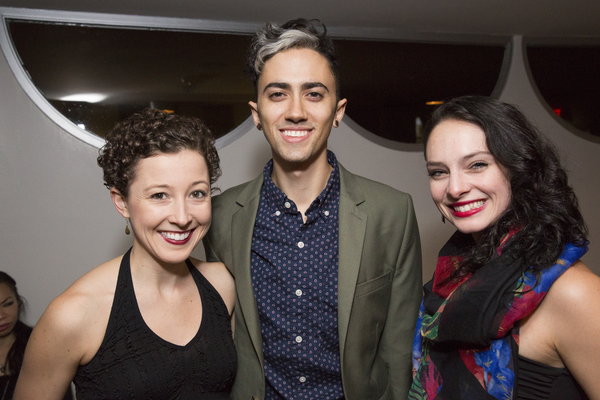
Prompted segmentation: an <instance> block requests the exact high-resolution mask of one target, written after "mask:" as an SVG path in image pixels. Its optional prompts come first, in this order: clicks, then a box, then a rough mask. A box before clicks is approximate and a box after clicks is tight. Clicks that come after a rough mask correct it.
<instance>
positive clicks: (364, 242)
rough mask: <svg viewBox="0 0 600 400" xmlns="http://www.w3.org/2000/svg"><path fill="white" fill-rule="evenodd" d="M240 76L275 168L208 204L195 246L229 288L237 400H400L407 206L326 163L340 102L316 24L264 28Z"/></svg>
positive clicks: (408, 317) (410, 217) (407, 335)
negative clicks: (246, 78)
mask: <svg viewBox="0 0 600 400" xmlns="http://www.w3.org/2000/svg"><path fill="white" fill-rule="evenodd" d="M248 71H249V72H250V76H251V77H252V80H253V81H254V85H255V89H256V97H257V98H256V101H251V102H250V108H251V111H252V117H253V119H254V123H255V125H256V127H257V128H258V129H259V130H262V131H263V133H264V135H265V138H266V139H267V141H268V142H269V145H270V146H271V152H272V155H273V159H272V160H271V161H269V162H268V163H267V165H266V166H265V168H264V171H263V172H262V173H261V174H260V175H259V176H258V177H257V178H256V179H254V180H253V181H250V182H247V183H245V184H242V185H240V186H237V187H235V188H232V189H229V190H227V191H225V192H224V193H223V194H221V195H219V196H216V197H215V199H214V203H213V207H214V208H213V217H214V220H213V225H212V227H211V229H210V231H209V233H208V235H207V236H206V238H205V240H204V245H205V249H206V253H207V259H208V260H209V261H221V262H224V263H225V265H227V266H228V267H229V268H230V269H231V271H232V273H233V274H234V276H235V279H236V288H237V298H238V304H239V308H238V310H237V312H236V323H235V326H236V345H237V349H238V354H239V356H238V360H239V369H238V376H237V379H236V383H235V385H234V389H233V392H232V395H233V398H234V399H251V398H256V399H262V398H266V399H282V398H283V399H311V400H312V399H342V398H344V397H345V398H346V399H361V400H364V399H406V395H407V392H408V388H409V385H410V373H411V363H410V352H411V343H412V336H413V331H414V326H415V322H416V316H417V311H418V309H419V302H420V299H421V294H422V292H421V281H422V279H421V274H422V272H421V247H420V240H419V231H418V228H417V221H416V218H415V212H414V209H413V204H412V200H411V198H410V196H409V195H408V194H406V193H402V192H400V191H398V190H395V189H393V188H391V187H389V186H386V185H383V184H381V183H377V182H373V181H371V180H368V179H365V178H362V177H360V176H357V175H354V174H352V173H350V172H348V171H347V170H346V169H345V168H344V167H342V165H341V164H340V163H339V162H338V161H337V159H336V157H335V155H334V154H333V152H331V151H329V150H328V149H327V140H328V138H329V134H330V132H331V129H332V128H333V127H336V128H337V127H338V126H339V125H340V122H341V120H342V117H343V116H344V110H345V108H346V103H347V101H346V99H343V98H342V97H341V96H340V85H339V77H338V67H337V62H336V59H335V54H334V49H333V45H332V42H331V39H330V38H329V37H328V36H327V35H326V29H325V27H324V26H323V25H322V24H321V23H320V22H318V21H307V20H304V19H297V20H293V21H289V22H287V23H285V24H284V25H282V26H278V25H276V24H271V23H269V24H267V25H266V27H265V28H264V29H262V30H260V31H259V32H257V33H256V35H255V36H254V39H253V42H252V46H251V49H250V55H249V58H248ZM356 156H357V157H360V149H356Z"/></svg>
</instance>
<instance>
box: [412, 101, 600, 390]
mask: <svg viewBox="0 0 600 400" xmlns="http://www.w3.org/2000/svg"><path fill="white" fill-rule="evenodd" d="M425 158H426V161H427V172H428V175H429V179H430V189H431V195H432V198H433V201H434V203H435V204H436V206H437V207H438V209H439V211H440V212H441V214H442V220H444V221H445V220H448V221H449V222H450V223H452V224H453V225H454V226H455V227H456V228H457V232H456V233H455V234H454V235H453V236H452V237H451V238H450V240H449V241H448V243H446V245H445V246H444V247H443V248H442V249H441V251H440V254H439V258H438V262H437V266H436V271H435V274H434V277H433V279H432V280H431V281H430V282H428V283H427V284H426V285H425V287H424V299H423V305H422V307H421V312H420V315H419V321H418V324H417V330H416V333H415V345H414V349H413V357H414V373H415V376H414V380H413V384H412V387H411V391H410V395H409V398H410V399H455V398H460V399H494V398H496V399H586V398H600V380H599V379H598V376H600V342H599V341H598V339H597V337H598V334H600V319H599V318H598V317H597V315H598V314H599V313H600V278H598V276H596V275H595V274H594V273H592V272H591V271H590V270H589V269H588V268H587V267H586V266H585V265H584V264H583V263H582V262H581V261H580V258H581V257H582V256H583V254H585V252H586V251H587V246H588V241H587V229H586V226H585V223H584V221H583V217H582V215H581V213H580V211H579V206H578V202H577V197H576V196H575V194H574V193H573V190H572V188H571V187H570V186H569V184H568V181H567V174H566V172H565V170H564V169H563V168H562V167H561V163H560V160H559V157H558V154H557V151H556V149H555V148H554V146H553V145H552V144H551V143H550V142H549V141H548V140H547V139H546V138H545V137H544V136H543V135H541V134H540V133H539V132H538V131H537V129H536V128H535V127H534V126H533V125H532V124H531V123H530V122H529V121H528V120H527V118H526V117H525V116H524V115H523V114H522V113H521V112H520V111H519V110H518V109H516V108H515V107H514V106H512V105H510V104H507V103H503V102H501V101H498V100H494V99H491V98H487V97H479V96H467V97H461V98H457V99H454V100H451V101H449V102H447V103H445V104H443V105H442V106H440V107H439V108H438V109H437V110H436V111H435V112H434V113H433V115H432V117H431V119H430V122H429V124H428V127H427V129H426V132H425Z"/></svg>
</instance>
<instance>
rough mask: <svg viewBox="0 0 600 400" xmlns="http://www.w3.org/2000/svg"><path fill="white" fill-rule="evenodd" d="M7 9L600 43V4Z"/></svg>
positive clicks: (102, 2)
mask: <svg viewBox="0 0 600 400" xmlns="http://www.w3.org/2000/svg"><path fill="white" fill-rule="evenodd" d="M0 6H2V7H24V8H35V9H50V10H68V11H83V12H99V13H111V14H112V13H114V14H129V15H144V16H162V17H178V18H192V19H204V20H218V21H235V22H245V23H253V24H254V23H264V22H266V21H274V22H279V23H281V22H285V21H286V20H288V19H292V18H298V17H304V18H318V19H320V20H322V21H323V22H324V23H325V24H326V25H327V26H328V27H330V28H333V29H334V30H336V29H337V30H338V31H340V30H341V31H344V30H345V29H346V28H351V30H352V31H354V32H356V28H366V30H368V31H370V32H371V34H372V32H373V31H380V32H383V33H382V36H388V35H389V34H391V35H392V36H396V37H404V38H416V39H419V38H421V39H424V40H427V39H428V38H431V37H436V38H439V37H441V36H444V35H448V37H452V36H454V35H461V36H465V35H466V36H472V37H480V38H483V39H484V40H485V37H493V36H512V35H523V36H526V37H537V38H540V37H541V38H548V39H551V41H556V40H558V41H561V39H564V38H569V39H573V38H575V39H592V40H593V41H595V42H597V41H598V39H600V0H370V1H369V0H304V1H302V0H254V1H247V0H0ZM385 32H387V34H386V33H385ZM367 36H370V35H367Z"/></svg>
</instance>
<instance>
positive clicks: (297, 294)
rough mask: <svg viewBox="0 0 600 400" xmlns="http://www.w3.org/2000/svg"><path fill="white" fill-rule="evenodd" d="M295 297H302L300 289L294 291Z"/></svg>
mask: <svg viewBox="0 0 600 400" xmlns="http://www.w3.org/2000/svg"><path fill="white" fill-rule="evenodd" d="M296 296H298V297H300V296H302V290H301V289H296Z"/></svg>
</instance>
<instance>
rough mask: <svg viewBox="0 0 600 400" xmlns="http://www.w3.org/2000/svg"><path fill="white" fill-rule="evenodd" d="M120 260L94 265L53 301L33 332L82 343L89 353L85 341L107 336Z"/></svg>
mask: <svg viewBox="0 0 600 400" xmlns="http://www.w3.org/2000/svg"><path fill="white" fill-rule="evenodd" d="M120 259H121V257H118V258H115V259H113V260H110V261H108V262H106V263H104V264H101V265H99V266H98V267H96V268H94V269H93V270H91V271H90V272H88V273H86V274H85V275H83V276H82V277H81V278H79V279H78V280H77V281H75V282H74V283H73V284H72V285H71V286H69V288H67V290H65V291H64V292H63V293H62V294H61V295H59V296H58V297H56V298H55V299H54V300H52V302H51V303H50V305H49V306H48V308H46V311H44V313H43V314H42V317H41V318H40V320H39V321H38V323H37V324H36V329H35V330H34V334H35V333H37V334H42V335H44V336H50V337H52V338H53V340H61V341H64V343H70V344H71V345H72V346H78V345H79V346H80V347H81V348H80V351H81V352H82V353H87V352H88V350H89V349H88V348H87V347H88V346H86V345H85V343H86V342H87V343H88V344H91V343H95V342H97V338H98V337H103V336H104V331H105V330H106V326H107V325H108V318H109V316H110V309H111V307H112V300H113V299H114V294H115V288H116V285H117V277H118V271H119V265H120ZM35 331H38V332H35ZM36 336H37V335H36ZM82 338H85V339H84V340H82ZM100 341H101V340H100ZM98 346H99V344H98ZM96 350H97V349H96Z"/></svg>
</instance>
